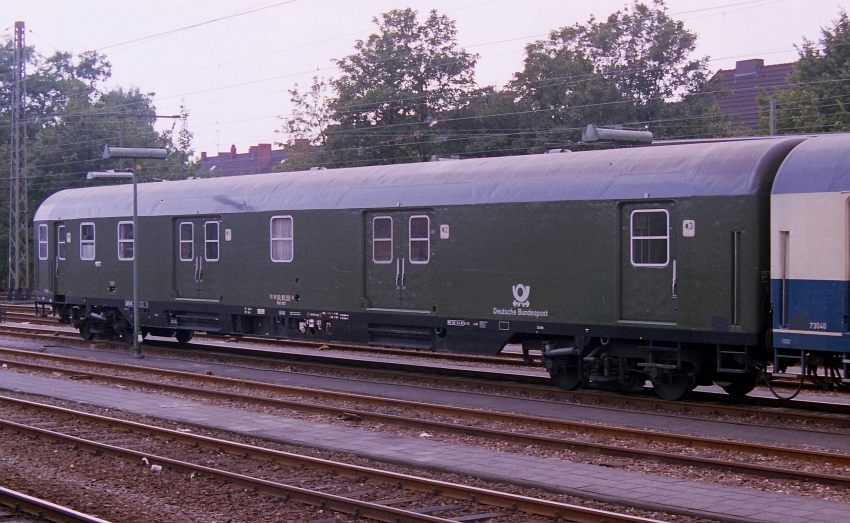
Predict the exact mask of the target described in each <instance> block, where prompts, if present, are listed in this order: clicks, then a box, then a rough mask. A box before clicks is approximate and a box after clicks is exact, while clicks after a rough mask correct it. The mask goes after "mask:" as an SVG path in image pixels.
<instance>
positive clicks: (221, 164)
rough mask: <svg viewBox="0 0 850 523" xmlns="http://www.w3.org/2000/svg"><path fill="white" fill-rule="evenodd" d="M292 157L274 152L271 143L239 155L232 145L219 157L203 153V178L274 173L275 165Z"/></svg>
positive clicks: (254, 146)
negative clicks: (208, 176) (206, 176)
mask: <svg viewBox="0 0 850 523" xmlns="http://www.w3.org/2000/svg"><path fill="white" fill-rule="evenodd" d="M290 156H292V155H291V154H289V153H287V152H284V151H282V150H276V151H274V150H272V145H271V144H270V143H261V144H258V145H252V146H251V147H250V148H249V149H248V152H247V153H237V152H236V146H235V145H231V146H230V151H229V152H220V153H218V156H207V153H205V152H202V153H201V168H200V170H199V171H198V174H199V175H201V176H205V175H212V176H238V175H242V174H262V173H270V172H274V166H275V164H279V163H280V162H282V161H283V160H284V159H286V158H289V157H290Z"/></svg>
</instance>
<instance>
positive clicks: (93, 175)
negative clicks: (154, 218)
mask: <svg viewBox="0 0 850 523" xmlns="http://www.w3.org/2000/svg"><path fill="white" fill-rule="evenodd" d="M167 156H168V151H167V150H166V149H157V148H151V147H112V146H109V145H106V146H104V148H103V158H133V165H134V166H135V164H136V160H137V159H141V158H155V159H160V160H164V159H165V158H166V157H167ZM99 178H124V179H127V178H131V179H132V180H133V357H134V358H140V359H141V358H144V357H145V356H144V354H142V330H141V326H140V322H139V248H138V239H139V196H138V195H139V193H138V187H137V183H136V181H137V180H136V169H135V167H134V168H133V169H130V170H129V171H100V172H90V173H88V175H86V179H88V180H96V179H99Z"/></svg>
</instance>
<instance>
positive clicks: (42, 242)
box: [38, 223, 50, 260]
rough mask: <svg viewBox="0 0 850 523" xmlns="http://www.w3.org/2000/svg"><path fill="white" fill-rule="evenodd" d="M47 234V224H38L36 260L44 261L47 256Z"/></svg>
mask: <svg viewBox="0 0 850 523" xmlns="http://www.w3.org/2000/svg"><path fill="white" fill-rule="evenodd" d="M48 238H49V236H48V234H47V224H46V223H40V224H38V259H39V260H46V259H47V255H48V246H49V245H50V244H49V243H48V241H49V240H48Z"/></svg>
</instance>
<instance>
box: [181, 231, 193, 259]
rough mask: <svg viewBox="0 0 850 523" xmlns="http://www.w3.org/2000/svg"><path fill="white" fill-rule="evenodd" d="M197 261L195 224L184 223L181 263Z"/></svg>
mask: <svg viewBox="0 0 850 523" xmlns="http://www.w3.org/2000/svg"><path fill="white" fill-rule="evenodd" d="M194 259H195V224H193V223H192V222H182V223H181V224H180V261H192V260H194Z"/></svg>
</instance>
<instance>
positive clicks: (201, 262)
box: [198, 256, 204, 283]
mask: <svg viewBox="0 0 850 523" xmlns="http://www.w3.org/2000/svg"><path fill="white" fill-rule="evenodd" d="M202 281H204V259H203V258H201V257H200V256H198V283H201V282H202Z"/></svg>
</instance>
